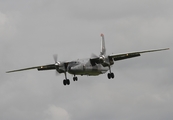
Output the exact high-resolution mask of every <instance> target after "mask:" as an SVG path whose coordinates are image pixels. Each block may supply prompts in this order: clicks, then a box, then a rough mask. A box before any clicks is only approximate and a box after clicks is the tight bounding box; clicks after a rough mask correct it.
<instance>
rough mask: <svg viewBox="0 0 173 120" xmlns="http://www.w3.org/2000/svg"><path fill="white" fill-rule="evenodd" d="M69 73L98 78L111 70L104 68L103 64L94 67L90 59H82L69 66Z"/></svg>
mask: <svg viewBox="0 0 173 120" xmlns="http://www.w3.org/2000/svg"><path fill="white" fill-rule="evenodd" d="M67 69H68V73H70V74H73V75H88V76H97V75H100V74H104V73H106V72H107V71H108V70H109V68H108V67H103V66H102V65H101V64H96V65H94V66H93V65H92V64H91V63H90V59H81V60H77V61H74V62H73V63H71V64H69V65H68V67H67Z"/></svg>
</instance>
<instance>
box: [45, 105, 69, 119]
mask: <svg viewBox="0 0 173 120" xmlns="http://www.w3.org/2000/svg"><path fill="white" fill-rule="evenodd" d="M45 113H46V114H47V116H48V117H47V120H70V115H69V114H68V112H67V111H66V110H65V109H63V108H61V107H57V106H55V105H50V106H49V108H48V110H46V112H45Z"/></svg>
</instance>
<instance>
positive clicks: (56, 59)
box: [53, 54, 59, 75]
mask: <svg viewBox="0 0 173 120" xmlns="http://www.w3.org/2000/svg"><path fill="white" fill-rule="evenodd" d="M53 59H54V61H55V68H56V71H55V72H56V75H59V72H58V71H57V70H58V69H59V68H58V67H59V63H58V55H57V54H54V55H53Z"/></svg>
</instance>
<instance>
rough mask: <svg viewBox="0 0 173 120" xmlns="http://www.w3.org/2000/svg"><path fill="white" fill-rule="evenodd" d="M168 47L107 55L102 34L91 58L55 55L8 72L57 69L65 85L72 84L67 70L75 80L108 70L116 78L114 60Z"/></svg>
mask: <svg viewBox="0 0 173 120" xmlns="http://www.w3.org/2000/svg"><path fill="white" fill-rule="evenodd" d="M168 49H169V48H165V49H157V50H149V51H141V52H131V53H125V54H110V55H106V48H105V40H104V35H103V34H101V52H100V55H99V56H97V55H94V54H92V56H91V58H88V59H80V60H75V61H69V62H66V61H57V56H56V55H55V56H54V60H55V63H54V64H49V65H43V66H36V67H29V68H24V69H19V70H12V71H8V72H7V73H11V72H17V71H24V70H30V69H37V70H38V71H43V70H56V72H58V73H64V75H65V79H64V80H63V84H64V85H70V80H69V79H68V78H67V72H68V73H70V74H72V75H74V77H73V80H74V81H77V80H78V78H77V76H76V75H81V76H82V75H88V76H97V75H100V74H104V73H106V72H107V71H109V72H108V74H107V77H108V79H111V78H114V73H113V72H112V71H111V66H112V65H113V64H114V61H118V60H124V59H128V58H133V57H138V56H140V54H142V53H147V52H156V51H162V50H168Z"/></svg>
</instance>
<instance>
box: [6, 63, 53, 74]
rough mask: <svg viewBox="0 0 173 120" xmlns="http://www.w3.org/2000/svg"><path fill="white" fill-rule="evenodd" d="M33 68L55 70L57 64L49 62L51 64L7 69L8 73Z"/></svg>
mask: <svg viewBox="0 0 173 120" xmlns="http://www.w3.org/2000/svg"><path fill="white" fill-rule="evenodd" d="M31 69H37V70H38V71H41V70H53V69H56V66H55V64H49V65H43V66H36V67H29V68H23V69H18V70H12V71H7V72H6V73H11V72H19V71H24V70H31Z"/></svg>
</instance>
